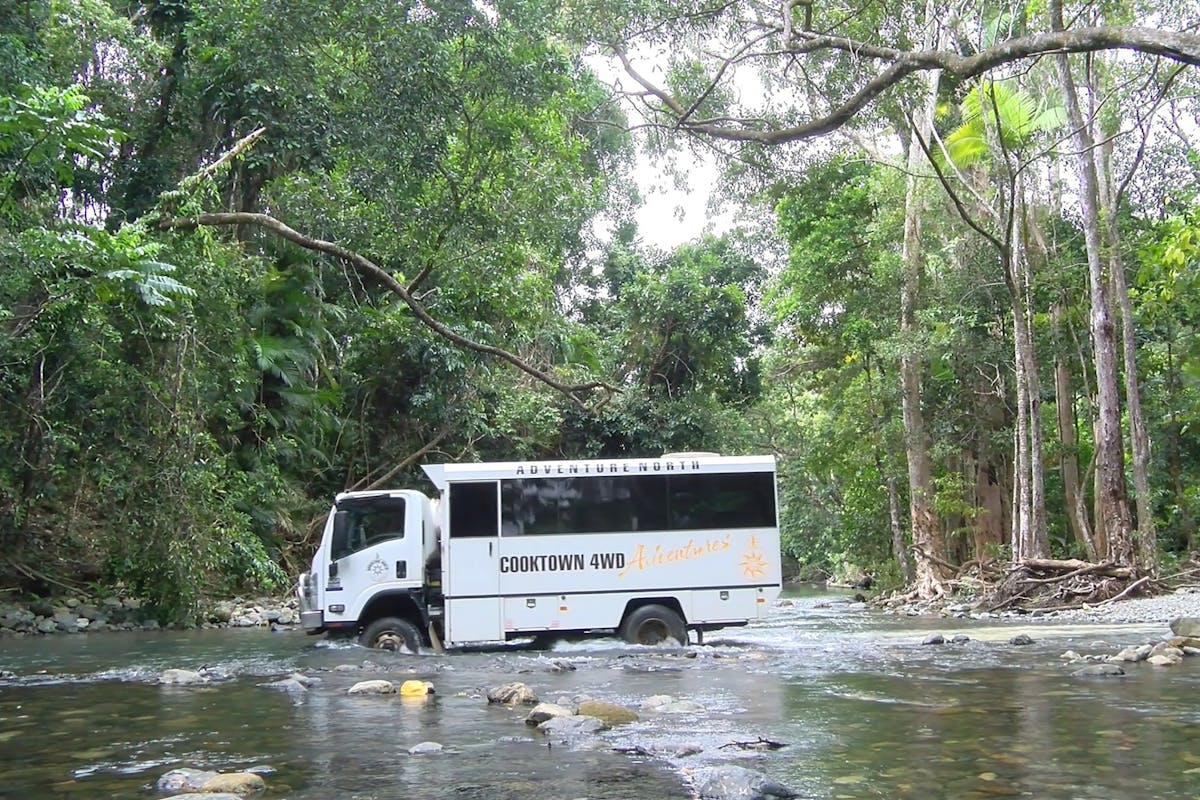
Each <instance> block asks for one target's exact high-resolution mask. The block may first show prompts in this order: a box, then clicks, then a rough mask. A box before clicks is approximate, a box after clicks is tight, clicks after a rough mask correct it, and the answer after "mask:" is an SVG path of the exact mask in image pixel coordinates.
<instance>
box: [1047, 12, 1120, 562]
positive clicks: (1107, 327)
mask: <svg viewBox="0 0 1200 800" xmlns="http://www.w3.org/2000/svg"><path fill="white" fill-rule="evenodd" d="M1050 25H1051V28H1053V29H1054V30H1062V29H1063V23H1062V2H1061V0H1051V3H1050ZM1055 60H1056V61H1057V65H1058V74H1059V83H1060V86H1061V89H1062V93H1063V105H1064V106H1065V107H1066V110H1067V119H1068V120H1069V122H1070V125H1071V127H1072V129H1073V130H1072V135H1071V138H1072V141H1073V144H1074V147H1075V150H1076V152H1077V156H1076V160H1077V166H1078V169H1079V206H1080V212H1081V214H1082V217H1083V238H1084V244H1085V245H1086V247H1087V260H1088V278H1089V284H1090V286H1089V299H1090V301H1091V314H1090V327H1091V333H1092V347H1093V354H1094V362H1095V369H1096V395H1097V430H1096V434H1097V438H1096V449H1097V456H1098V458H1097V466H1096V478H1097V488H1098V497H1097V501H1098V503H1099V505H1100V518H1099V522H1100V525H1101V527H1102V528H1103V529H1104V533H1105V538H1106V539H1107V541H1108V557H1109V558H1110V559H1111V560H1113V561H1115V562H1116V563H1118V564H1127V565H1131V566H1136V565H1137V561H1136V554H1135V550H1134V542H1133V531H1132V525H1133V521H1132V519H1131V518H1130V514H1129V506H1128V494H1127V490H1126V487H1125V451H1124V445H1123V437H1122V434H1121V407H1120V382H1119V379H1118V375H1117V354H1116V342H1115V336H1114V331H1113V321H1112V312H1111V308H1110V304H1111V298H1110V297H1109V291H1110V288H1111V280H1110V276H1109V274H1108V269H1107V267H1108V264H1107V260H1106V259H1105V258H1104V254H1103V252H1102V243H1101V226H1100V212H1099V208H1098V203H1099V196H1100V193H1099V187H1098V178H1097V176H1096V162H1095V160H1094V157H1093V154H1092V148H1093V144H1094V143H1093V141H1092V136H1091V132H1090V131H1089V129H1088V126H1087V123H1086V121H1085V120H1084V118H1083V113H1082V112H1081V111H1080V109H1079V96H1078V94H1077V92H1076V90H1075V79H1074V77H1073V76H1072V75H1071V64H1070V60H1069V58H1068V56H1067V54H1066V53H1061V54H1059V55H1057V56H1055Z"/></svg>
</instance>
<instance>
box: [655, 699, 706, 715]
mask: <svg viewBox="0 0 1200 800" xmlns="http://www.w3.org/2000/svg"><path fill="white" fill-rule="evenodd" d="M654 710H655V711H657V712H658V713H660V714H703V713H704V712H705V711H707V710H708V709H706V708H705V707H704V706H702V705H700V704H699V703H697V702H695V701H694V700H672V701H671V702H670V703H664V704H662V705H661V706H655V708H654Z"/></svg>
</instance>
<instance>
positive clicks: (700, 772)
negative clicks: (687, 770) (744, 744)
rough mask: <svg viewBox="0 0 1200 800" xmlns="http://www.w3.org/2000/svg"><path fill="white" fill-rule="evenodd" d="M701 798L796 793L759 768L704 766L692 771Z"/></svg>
mask: <svg viewBox="0 0 1200 800" xmlns="http://www.w3.org/2000/svg"><path fill="white" fill-rule="evenodd" d="M691 777H692V784H693V786H695V788H696V794H697V795H698V796H699V797H700V798H702V800H775V799H776V798H778V799H779V800H783V799H784V798H791V797H798V796H799V795H798V794H797V793H796V792H795V791H793V790H792V789H789V788H788V787H786V786H784V785H783V784H781V783H777V782H776V781H773V780H771V779H770V778H768V777H767V776H766V775H764V774H763V773H761V772H756V771H754V770H752V769H746V768H745V767H735V766H724V767H707V768H702V769H697V770H694V771H693V772H692V774H691Z"/></svg>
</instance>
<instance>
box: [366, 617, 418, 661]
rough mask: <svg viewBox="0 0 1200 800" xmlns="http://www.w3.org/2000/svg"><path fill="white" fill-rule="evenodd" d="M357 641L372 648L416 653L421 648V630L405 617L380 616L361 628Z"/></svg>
mask: <svg viewBox="0 0 1200 800" xmlns="http://www.w3.org/2000/svg"><path fill="white" fill-rule="evenodd" d="M358 643H359V644H361V645H362V646H363V647H369V648H371V649H373V650H392V651H394V652H397V653H400V652H404V651H408V652H410V653H417V652H419V651H420V648H421V631H419V630H418V629H417V626H416V625H413V624H412V623H411V622H409V621H408V620H406V619H400V618H399V617H381V618H379V619H377V620H375V621H374V622H372V623H371V624H370V625H368V626H367V627H366V628H365V629H364V630H363V632H362V635H361V636H359V637H358Z"/></svg>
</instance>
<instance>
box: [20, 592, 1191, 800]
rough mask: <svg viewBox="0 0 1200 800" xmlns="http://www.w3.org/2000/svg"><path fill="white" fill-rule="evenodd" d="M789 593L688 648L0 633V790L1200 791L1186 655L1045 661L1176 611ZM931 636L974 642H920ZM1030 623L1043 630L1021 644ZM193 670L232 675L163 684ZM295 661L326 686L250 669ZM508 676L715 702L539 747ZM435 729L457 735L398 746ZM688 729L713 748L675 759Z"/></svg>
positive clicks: (78, 796)
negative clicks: (425, 646) (736, 780)
mask: <svg viewBox="0 0 1200 800" xmlns="http://www.w3.org/2000/svg"><path fill="white" fill-rule="evenodd" d="M785 597H788V599H786V600H785V601H784V603H783V604H781V605H780V606H779V607H777V608H775V609H773V611H772V615H771V617H770V618H769V619H768V620H766V621H765V622H762V623H758V624H755V625H751V626H748V627H745V628H738V629H730V630H726V631H718V632H715V633H711V634H709V635H708V636H707V637H706V639H705V643H704V644H703V645H695V644H693V645H692V646H690V647H687V648H682V649H680V648H644V647H634V646H627V645H624V644H622V643H619V642H617V641H616V640H611V639H600V640H588V641H585V642H579V643H561V644H558V645H556V646H555V647H554V648H553V649H552V650H550V651H533V650H521V649H506V650H501V651H490V652H466V653H453V654H449V655H434V654H422V655H419V656H412V655H400V654H392V653H379V652H373V651H367V650H363V649H361V648H358V647H356V646H351V645H335V646H331V645H330V644H329V643H327V642H324V641H323V640H319V639H314V638H310V637H307V636H305V635H304V634H303V633H299V632H286V633H271V632H267V631H263V630H212V631H163V632H154V633H130V634H123V633H103V634H92V635H86V634H85V635H77V636H60V637H42V638H31V639H8V640H0V670H5V671H6V672H5V673H3V674H5V675H6V677H3V678H0V800H17V799H18V798H20V800H43V799H45V800H50V799H52V798H53V799H57V800H84V799H85V798H87V799H88V800H91V798H114V800H126V799H127V798H128V799H130V800H132V799H133V798H145V799H146V800H152V799H153V798H155V797H157V796H158V795H157V794H156V792H155V791H154V783H155V781H156V780H157V779H158V777H159V776H161V775H162V774H163V773H165V772H167V771H168V770H170V769H173V768H176V767H194V768H201V769H212V770H219V771H235V770H243V769H247V768H259V767H262V768H265V770H266V775H265V777H266V780H267V785H268V790H267V794H266V796H265V797H266V800H282V799H283V798H288V799H290V800H325V799H326V798H337V800H401V798H403V799H404V800H424V799H425V798H429V799H430V800H432V799H433V798H438V800H443V799H444V798H463V800H475V798H480V800H482V799H483V798H497V799H500V800H504V799H507V798H513V800H515V799H516V798H522V800H524V799H525V798H531V797H532V798H538V799H539V800H541V799H543V798H544V799H545V800H559V799H560V798H561V799H562V800H573V799H574V798H591V799H592V800H609V799H616V798H647V799H648V800H667V799H668V798H687V797H690V796H691V793H690V792H689V789H688V786H687V780H686V776H687V773H688V771H689V770H692V769H696V768H702V767H708V766H717V765H721V764H736V765H740V766H746V767H749V768H751V769H755V770H758V771H761V772H763V773H766V774H767V775H769V776H770V777H771V778H773V779H775V780H777V781H779V782H782V783H784V784H787V785H789V786H790V787H792V788H793V789H795V790H796V791H798V792H799V793H800V794H801V796H803V797H811V798H854V799H856V798H896V799H897V800H899V799H902V798H914V800H915V799H916V798H921V799H922V800H927V799H928V798H980V799H982V798H992V797H1006V796H1012V797H1032V798H1039V799H1043V798H1045V799H1049V800H1059V799H1061V800H1091V798H1096V800H1100V799H1101V798H1103V800H1126V799H1128V800H1149V799H1150V798H1171V800H1177V799H1178V798H1185V797H1187V798H1190V797H1197V796H1200V737H1198V736H1197V732H1198V731H1200V703H1198V702H1197V698H1198V697H1200V658H1196V659H1189V660H1186V661H1185V662H1184V663H1183V664H1182V665H1179V666H1176V667H1171V668H1155V667H1152V666H1150V665H1146V664H1133V665H1129V667H1128V672H1129V675H1128V676H1127V677H1125V678H1122V679H1104V680H1085V679H1080V678H1075V677H1072V676H1071V672H1072V671H1073V670H1074V669H1076V668H1077V666H1067V665H1066V664H1064V662H1063V661H1062V660H1061V659H1059V655H1060V654H1061V653H1062V652H1063V651H1065V650H1067V649H1075V650H1077V651H1079V652H1082V653H1100V652H1103V653H1112V652H1115V651H1116V650H1117V649H1119V647H1121V646H1125V645H1129V644H1136V643H1140V642H1142V641H1153V640H1158V639H1161V638H1163V636H1164V635H1165V634H1166V633H1167V631H1166V628H1165V626H1136V625H1107V626H1102V625H1087V624H1076V625H1064V624H1056V623H1055V622H1054V621H1053V620H1047V621H1045V622H1034V621H1025V622H1014V621H988V622H979V621H971V620H932V619H915V618H904V617H895V616H887V615H882V614H879V613H877V612H870V611H866V610H864V609H863V608H862V607H861V606H856V605H853V604H850V603H847V602H845V600H844V599H843V598H840V597H832V596H829V595H826V594H817V593H796V592H792V593H790V596H787V595H785ZM935 631H936V632H941V633H944V634H946V635H947V636H949V635H951V634H954V633H964V634H966V635H967V636H969V637H971V640H970V641H969V642H967V643H966V644H960V645H941V646H923V645H921V640H922V639H923V638H924V636H925V635H926V634H927V633H930V632H935ZM1019 632H1025V633H1029V634H1030V636H1032V637H1033V638H1034V640H1035V642H1034V644H1032V645H1026V646H1014V645H1011V644H1009V643H1008V640H1009V639H1010V638H1011V637H1012V636H1014V635H1015V634H1017V633H1019ZM364 662H367V663H366V665H365V666H364ZM564 664H569V665H570V666H572V667H574V669H562V666H563V665H564ZM202 666H204V667H208V668H209V669H210V670H213V671H215V672H218V673H222V674H226V675H228V676H230V677H229V678H228V679H226V680H221V681H217V682H214V683H211V684H206V685H201V686H164V685H159V684H158V683H157V682H156V678H157V676H158V674H159V673H160V672H161V671H162V670H164V669H167V668H170V667H182V668H187V669H198V668H200V667H202ZM348 666H355V667H358V669H354V670H348V669H347V667H348ZM339 667H340V668H339ZM293 671H303V672H305V673H306V674H310V675H315V676H318V677H320V678H321V683H319V684H317V685H315V686H313V687H312V688H310V689H309V690H308V691H306V692H302V693H288V692H283V691H279V690H275V689H271V688H267V687H264V686H263V685H262V684H264V683H267V682H269V681H272V680H277V679H279V678H282V677H285V676H287V675H288V674H290V673H292V672H293ZM8 673H11V675H9V674H8ZM371 678H387V679H389V680H392V681H395V682H399V681H402V680H405V679H408V678H419V679H422V680H428V681H431V682H432V683H433V684H434V687H435V689H436V693H435V694H434V695H431V696H429V697H427V698H424V699H421V700H416V701H413V700H409V699H402V698H399V697H398V696H350V695H347V693H346V690H347V689H348V688H349V687H350V686H351V685H353V684H354V683H355V682H357V681H360V680H366V679H371ZM512 680H519V681H522V682H524V683H526V684H528V685H529V686H530V687H531V688H533V690H534V691H535V692H536V693H537V694H538V695H539V696H540V697H541V698H542V699H549V700H554V699H556V698H559V697H578V696H581V695H587V696H590V697H593V698H595V699H600V700H608V701H613V702H617V703H621V704H624V705H629V706H633V707H637V706H639V705H640V704H641V703H642V702H643V701H644V700H645V699H646V698H648V697H650V696H653V695H663V694H666V695H671V696H673V697H675V698H678V699H681V700H687V701H691V702H694V703H698V704H699V705H701V706H702V707H703V709H704V710H703V711H693V712H688V713H656V712H648V711H643V712H641V720H640V721H639V722H636V723H633V724H631V725H626V726H622V727H619V728H616V729H614V730H611V731H607V732H604V733H602V734H600V735H599V736H598V737H596V738H594V739H592V740H588V741H587V742H586V743H583V744H580V745H577V746H565V745H555V746H547V742H546V740H545V738H544V737H543V736H542V735H541V734H539V733H538V732H537V731H535V730H533V729H531V728H528V727H527V726H525V725H524V724H523V722H522V718H523V715H524V711H522V710H512V709H507V708H503V707H497V706H488V704H487V702H486V699H484V697H483V696H482V692H483V691H484V690H485V689H486V688H487V687H489V686H495V685H499V684H501V683H505V682H508V681H512ZM760 739H765V740H771V741H773V742H777V743H782V744H783V745H784V746H783V747H779V748H777V749H757V748H756V747H754V746H753V744H754V743H757V742H759V741H760ZM423 741H436V742H439V743H441V744H442V745H444V747H445V751H444V752H442V753H440V754H435V755H419V756H414V755H409V754H408V749H409V748H410V747H412V746H413V745H415V744H418V743H420V742H423ZM684 745H692V746H695V747H699V748H701V751H700V752H699V753H696V754H694V755H687V756H676V755H674V753H675V752H676V751H677V750H679V749H680V748H681V747H682V746H684ZM693 749H694V748H693ZM649 753H656V754H657V753H664V754H666V755H649Z"/></svg>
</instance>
